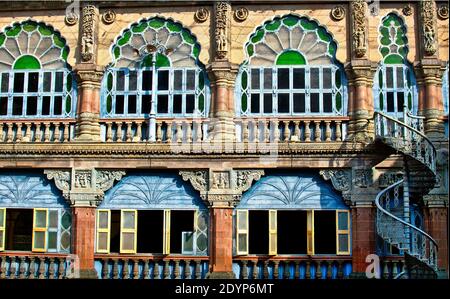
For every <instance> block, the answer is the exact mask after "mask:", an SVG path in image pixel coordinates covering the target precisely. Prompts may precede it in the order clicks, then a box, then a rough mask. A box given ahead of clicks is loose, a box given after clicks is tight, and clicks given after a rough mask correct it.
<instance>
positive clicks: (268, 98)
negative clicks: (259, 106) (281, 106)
mask: <svg viewBox="0 0 450 299" xmlns="http://www.w3.org/2000/svg"><path fill="white" fill-rule="evenodd" d="M272 110H273V108H272V94H270V93H269V94H267V93H266V94H264V113H272V112H273V111H272Z"/></svg>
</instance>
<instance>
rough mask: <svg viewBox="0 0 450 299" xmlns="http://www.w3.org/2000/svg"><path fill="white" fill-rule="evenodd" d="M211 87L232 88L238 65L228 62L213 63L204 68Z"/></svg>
mask: <svg viewBox="0 0 450 299" xmlns="http://www.w3.org/2000/svg"><path fill="white" fill-rule="evenodd" d="M206 71H207V72H208V74H209V78H210V80H211V84H212V85H216V86H225V87H233V86H234V84H235V81H236V75H237V73H238V71H239V65H237V64H235V63H231V62H228V61H215V62H213V63H211V64H209V65H207V66H206Z"/></svg>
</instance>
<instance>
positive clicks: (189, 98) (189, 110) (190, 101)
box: [186, 94, 195, 113]
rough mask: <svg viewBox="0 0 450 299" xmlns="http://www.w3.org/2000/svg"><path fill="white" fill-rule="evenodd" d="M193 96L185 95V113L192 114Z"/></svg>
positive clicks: (193, 107)
mask: <svg viewBox="0 0 450 299" xmlns="http://www.w3.org/2000/svg"><path fill="white" fill-rule="evenodd" d="M194 109H195V96H194V95H193V94H187V95H186V113H194Z"/></svg>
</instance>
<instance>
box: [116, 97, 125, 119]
mask: <svg viewBox="0 0 450 299" xmlns="http://www.w3.org/2000/svg"><path fill="white" fill-rule="evenodd" d="M123 111H124V97H123V95H117V96H116V114H123Z"/></svg>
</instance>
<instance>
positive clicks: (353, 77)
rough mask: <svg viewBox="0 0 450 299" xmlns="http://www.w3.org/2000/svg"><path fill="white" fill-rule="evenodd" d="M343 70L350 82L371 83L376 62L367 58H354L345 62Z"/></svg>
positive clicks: (358, 83)
mask: <svg viewBox="0 0 450 299" xmlns="http://www.w3.org/2000/svg"><path fill="white" fill-rule="evenodd" d="M344 70H345V73H346V75H347V78H348V80H349V83H350V84H354V85H371V83H372V81H373V77H374V75H375V72H376V70H377V63H375V62H373V61H370V60H368V59H355V60H351V61H350V62H347V63H345V65H344Z"/></svg>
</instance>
